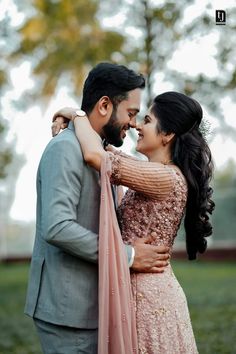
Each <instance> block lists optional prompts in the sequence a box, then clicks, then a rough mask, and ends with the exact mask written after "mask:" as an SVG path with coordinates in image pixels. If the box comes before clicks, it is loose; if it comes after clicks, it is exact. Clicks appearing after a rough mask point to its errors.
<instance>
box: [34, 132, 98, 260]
mask: <svg viewBox="0 0 236 354" xmlns="http://www.w3.org/2000/svg"><path fill="white" fill-rule="evenodd" d="M55 139H56V138H55ZM76 144H78V142H76ZM83 165H84V161H83V158H82V154H81V151H80V149H79V147H78V145H77V146H76V145H75V143H73V142H71V141H70V140H69V139H68V140H66V141H63V140H59V141H55V143H54V142H53V143H52V145H51V146H50V147H49V148H48V149H47V150H46V151H45V153H44V156H43V158H42V160H41V163H40V167H39V174H38V183H39V185H40V193H39V194H40V195H38V198H41V200H40V202H41V210H42V215H41V220H42V225H41V229H42V237H43V238H44V239H45V240H46V242H48V243H49V244H51V245H53V246H56V247H58V248H60V249H62V250H63V251H65V252H67V253H70V254H72V255H74V256H76V257H79V258H83V259H86V260H88V261H91V262H94V263H96V262H97V260H98V235H97V234H95V233H94V232H92V231H90V230H88V229H86V228H84V227H83V226H81V225H80V224H79V222H78V221H77V207H78V204H79V200H80V192H81V183H82V175H83Z"/></svg>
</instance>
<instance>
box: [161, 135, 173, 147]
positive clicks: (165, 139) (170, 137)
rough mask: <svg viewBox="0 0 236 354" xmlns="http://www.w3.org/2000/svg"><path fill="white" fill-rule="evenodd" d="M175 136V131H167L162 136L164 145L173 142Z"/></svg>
mask: <svg viewBox="0 0 236 354" xmlns="http://www.w3.org/2000/svg"><path fill="white" fill-rule="evenodd" d="M174 138H175V133H169V134H167V133H165V134H164V135H163V136H162V145H163V146H166V145H167V144H169V143H171V142H173V141H174Z"/></svg>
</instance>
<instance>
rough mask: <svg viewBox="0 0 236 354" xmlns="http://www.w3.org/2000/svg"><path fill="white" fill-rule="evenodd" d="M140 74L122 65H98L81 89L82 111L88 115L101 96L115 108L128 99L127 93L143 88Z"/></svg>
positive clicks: (143, 83) (143, 81) (143, 84)
mask: <svg viewBox="0 0 236 354" xmlns="http://www.w3.org/2000/svg"><path fill="white" fill-rule="evenodd" d="M144 87H145V79H144V77H143V75H142V74H138V73H135V72H134V71H133V70H130V69H128V68H127V67H125V66H124V65H117V64H112V63H99V64H98V65H96V66H95V67H94V68H93V69H92V70H91V71H90V72H89V74H88V77H87V79H86V80H85V83H84V88H83V99H82V107H81V108H82V109H83V110H84V111H86V113H90V112H91V111H92V110H93V108H94V106H95V104H96V103H97V102H98V101H99V99H100V98H101V97H102V96H108V97H109V98H110V100H111V101H112V103H113V104H114V106H115V107H116V106H117V104H119V103H120V102H121V101H123V100H125V99H126V98H127V97H128V92H129V91H131V90H134V89H136V88H140V89H142V88H144Z"/></svg>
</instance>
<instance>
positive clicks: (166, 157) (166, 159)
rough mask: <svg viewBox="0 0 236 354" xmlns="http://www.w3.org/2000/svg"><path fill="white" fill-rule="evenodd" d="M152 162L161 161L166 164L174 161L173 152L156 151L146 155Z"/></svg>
mask: <svg viewBox="0 0 236 354" xmlns="http://www.w3.org/2000/svg"><path fill="white" fill-rule="evenodd" d="M146 156H147V158H148V160H149V161H150V162H159V163H163V164H164V165H168V164H171V163H173V161H172V159H171V154H170V153H169V152H167V151H155V152H153V153H149V154H148V155H146Z"/></svg>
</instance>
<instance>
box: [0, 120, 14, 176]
mask: <svg viewBox="0 0 236 354" xmlns="http://www.w3.org/2000/svg"><path fill="white" fill-rule="evenodd" d="M4 124H6V121H4V122H3V121H2V120H1V117H0V180H1V179H3V178H5V177H6V176H7V171H6V169H7V167H8V165H10V163H11V162H12V158H13V156H12V149H11V148H10V147H9V146H8V145H7V144H4V143H3V141H4V138H5V132H6V125H4Z"/></svg>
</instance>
